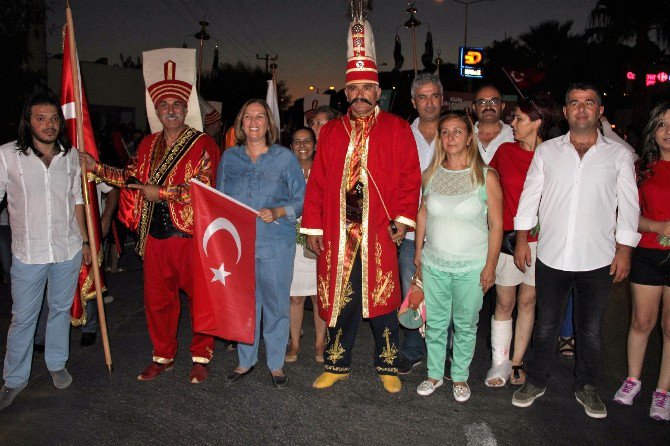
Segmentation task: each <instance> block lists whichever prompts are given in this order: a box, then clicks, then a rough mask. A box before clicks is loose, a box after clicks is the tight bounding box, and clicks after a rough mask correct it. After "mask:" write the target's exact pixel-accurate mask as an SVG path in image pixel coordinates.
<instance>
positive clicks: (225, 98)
mask: <svg viewBox="0 0 670 446" xmlns="http://www.w3.org/2000/svg"><path fill="white" fill-rule="evenodd" d="M267 80H268V75H267V74H266V73H265V71H264V70H262V69H261V68H259V67H252V66H251V65H248V64H245V63H244V62H237V64H235V65H233V64H230V63H224V64H221V65H219V67H218V69H217V70H214V71H213V72H212V73H211V74H209V75H207V74H203V77H202V85H201V88H200V90H201V94H202V95H203V96H204V97H205V98H207V99H210V100H213V101H220V102H221V103H222V104H223V110H222V111H221V115H222V117H223V122H224V124H225V125H226V126H228V127H230V126H231V125H232V124H233V122H234V121H235V117H236V116H237V113H238V112H239V111H240V108H242V105H244V103H245V102H246V101H248V100H249V99H252V98H260V99H265V97H266V95H267V90H268V87H267ZM277 95H278V100H279V103H280V104H282V105H284V104H288V102H290V100H291V97H290V96H289V95H288V89H287V88H286V83H285V82H284V81H278V82H277Z"/></svg>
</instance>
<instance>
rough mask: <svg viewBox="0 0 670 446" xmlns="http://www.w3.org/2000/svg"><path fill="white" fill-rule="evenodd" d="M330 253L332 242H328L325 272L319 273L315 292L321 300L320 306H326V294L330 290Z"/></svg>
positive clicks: (327, 304)
mask: <svg viewBox="0 0 670 446" xmlns="http://www.w3.org/2000/svg"><path fill="white" fill-rule="evenodd" d="M331 255H332V243H331V242H328V249H327V250H326V274H325V275H321V274H319V280H318V282H319V283H318V286H317V294H318V296H319V299H320V300H321V306H322V307H323V308H328V307H329V303H328V294H329V291H330V266H331V265H330V258H331Z"/></svg>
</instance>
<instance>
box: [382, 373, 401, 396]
mask: <svg viewBox="0 0 670 446" xmlns="http://www.w3.org/2000/svg"><path fill="white" fill-rule="evenodd" d="M379 379H381V380H382V383H383V384H384V390H386V391H387V392H388V393H398V392H400V389H401V388H402V383H401V382H400V378H398V377H397V376H391V375H379Z"/></svg>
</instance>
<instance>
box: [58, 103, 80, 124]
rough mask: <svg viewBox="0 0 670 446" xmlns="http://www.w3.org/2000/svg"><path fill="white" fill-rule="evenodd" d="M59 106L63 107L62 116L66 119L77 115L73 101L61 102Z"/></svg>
mask: <svg viewBox="0 0 670 446" xmlns="http://www.w3.org/2000/svg"><path fill="white" fill-rule="evenodd" d="M61 108H62V109H63V116H65V120H66V121H67V120H68V119H74V118H76V117H77V114H76V112H75V109H74V102H68V103H67V104H63V105H62V106H61Z"/></svg>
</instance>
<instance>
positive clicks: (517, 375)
mask: <svg viewBox="0 0 670 446" xmlns="http://www.w3.org/2000/svg"><path fill="white" fill-rule="evenodd" d="M509 383H510V384H512V385H513V386H520V385H523V384H526V370H525V368H524V363H523V362H522V363H521V364H519V365H512V374H511V375H510V377H509Z"/></svg>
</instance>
